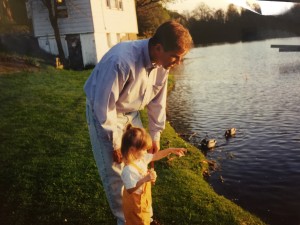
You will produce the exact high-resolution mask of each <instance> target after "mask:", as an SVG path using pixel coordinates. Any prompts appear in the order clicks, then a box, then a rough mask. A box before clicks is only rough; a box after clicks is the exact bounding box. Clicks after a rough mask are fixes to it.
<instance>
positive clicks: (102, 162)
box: [86, 100, 143, 225]
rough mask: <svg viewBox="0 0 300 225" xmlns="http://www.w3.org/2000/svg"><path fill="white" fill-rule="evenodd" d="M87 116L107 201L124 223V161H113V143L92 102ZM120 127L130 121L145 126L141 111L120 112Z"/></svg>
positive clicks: (118, 118) (115, 214) (118, 222)
mask: <svg viewBox="0 0 300 225" xmlns="http://www.w3.org/2000/svg"><path fill="white" fill-rule="evenodd" d="M86 118H87V124H88V128H89V134H90V139H91V144H92V149H93V154H94V158H95V161H96V165H97V168H98V172H99V175H100V178H101V181H102V184H103V188H104V191H105V194H106V198H107V201H108V203H109V206H110V209H111V211H112V213H113V215H114V216H115V217H116V218H117V224H118V225H124V224H125V220H124V214H123V210H122V193H123V182H122V180H121V172H122V169H123V166H124V165H123V163H122V164H117V163H115V162H113V158H112V155H113V150H114V149H113V145H112V142H111V141H110V140H109V138H108V135H107V132H105V131H104V130H103V128H102V127H101V126H100V123H99V122H98V120H97V119H96V116H95V114H94V110H93V109H92V106H91V104H90V102H89V101H88V100H87V104H86ZM116 123H117V127H118V129H121V130H124V128H125V126H126V125H127V124H128V123H131V124H132V125H133V126H136V127H143V125H142V122H141V119H140V116H139V112H132V113H127V114H121V113H120V114H118V117H117V121H116Z"/></svg>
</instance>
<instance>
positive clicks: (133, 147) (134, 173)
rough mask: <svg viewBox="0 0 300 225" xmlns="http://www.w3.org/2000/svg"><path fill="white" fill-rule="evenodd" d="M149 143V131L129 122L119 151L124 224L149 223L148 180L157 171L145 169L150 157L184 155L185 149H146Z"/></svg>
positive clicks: (150, 213)
mask: <svg viewBox="0 0 300 225" xmlns="http://www.w3.org/2000/svg"><path fill="white" fill-rule="evenodd" d="M151 147H152V140H151V137H150V135H149V134H148V133H147V132H146V131H145V129H143V128H137V127H132V126H131V125H128V126H127V128H126V132H125V133H124V134H123V137H122V145H121V152H122V157H123V161H124V162H125V166H124V169H123V171H122V175H121V178H122V180H123V183H124V186H125V187H124V191H123V212H124V216H125V221H126V225H149V224H150V218H151V216H152V197H151V182H152V183H154V182H155V180H156V177H157V176H156V172H155V171H154V170H153V169H152V170H150V171H148V169H147V165H148V164H149V163H150V162H151V161H156V160H159V159H162V158H164V157H166V156H167V155H169V154H170V153H174V154H176V155H178V156H184V152H186V149H184V148H169V149H165V150H161V151H158V152H156V153H154V154H149V153H147V150H148V149H150V148H151Z"/></svg>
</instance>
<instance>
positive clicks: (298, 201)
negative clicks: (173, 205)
mask: <svg viewBox="0 0 300 225" xmlns="http://www.w3.org/2000/svg"><path fill="white" fill-rule="evenodd" d="M271 44H299V45H300V38H285V39H271V40H264V41H256V42H249V43H236V44H223V45H214V46H208V47H200V48H194V49H192V50H191V52H190V53H189V54H188V55H187V56H186V58H185V60H184V62H183V64H182V65H181V66H179V67H177V68H176V69H175V70H173V71H171V73H172V74H174V75H175V80H176V86H175V89H174V90H173V91H172V92H171V93H170V95H169V97H168V120H169V121H170V122H171V124H172V126H173V127H174V128H175V129H176V130H177V132H178V133H181V134H193V133H195V135H194V136H193V138H191V140H192V142H193V143H194V144H196V145H197V143H199V142H200V141H201V139H203V138H205V137H206V138H211V139H216V140H217V147H216V148H215V149H213V150H210V151H208V152H207V158H208V159H212V160H215V161H216V162H217V164H218V165H219V170H217V171H215V172H213V173H211V176H210V177H209V179H208V182H209V183H210V184H211V185H212V187H213V188H214V190H215V191H216V192H217V193H219V194H221V195H224V196H225V197H227V198H228V199H230V200H232V201H233V202H235V203H237V204H238V205H240V206H242V207H243V208H244V209H246V210H248V211H250V212H252V213H254V214H255V215H257V216H258V217H260V218H261V219H262V220H264V221H265V222H267V223H268V224H271V225H299V224H300V52H279V51H278V49H275V48H270V45H271ZM231 127H235V128H236V129H237V133H236V136H235V137H233V138H230V139H228V140H226V139H225V138H224V133H225V131H226V130H227V129H229V128H231Z"/></svg>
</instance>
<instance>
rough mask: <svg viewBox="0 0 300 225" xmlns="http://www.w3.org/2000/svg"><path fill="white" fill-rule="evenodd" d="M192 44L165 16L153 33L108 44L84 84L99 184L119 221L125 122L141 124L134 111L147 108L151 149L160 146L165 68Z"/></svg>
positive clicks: (165, 79) (164, 113) (177, 25)
mask: <svg viewBox="0 0 300 225" xmlns="http://www.w3.org/2000/svg"><path fill="white" fill-rule="evenodd" d="M191 47H192V38H191V36H190V34H189V32H188V30H187V29H186V28H184V27H183V26H182V25H181V24H179V23H177V22H175V21H169V22H166V23H164V24H162V25H161V26H159V28H158V29H157V30H156V33H155V34H154V35H153V37H152V38H150V39H146V40H137V41H131V42H122V43H119V44H117V45H115V46H114V47H112V48H111V49H110V50H109V51H108V52H107V53H106V54H105V55H104V56H103V58H102V59H101V60H100V62H99V63H98V64H97V65H96V67H95V68H94V70H93V72H92V73H91V75H90V77H89V78H88V80H87V81H86V83H85V86H84V91H85V93H86V96H87V111H86V112H87V123H88V126H89V133H90V138H91V143H92V147H93V153H94V157H95V160H96V164H97V167H98V171H99V174H100V177H101V180H102V183H103V187H104V190H105V193H106V196H107V199H108V202H109V205H110V208H111V210H112V213H113V214H114V215H115V216H116V217H117V220H118V225H121V224H124V215H123V212H122V188H123V183H122V180H121V177H120V176H121V172H122V168H123V164H122V163H120V161H119V160H118V159H117V158H118V157H115V158H113V154H114V155H115V156H118V155H119V154H118V153H119V151H120V148H121V139H122V134H123V130H124V128H125V127H126V125H127V124H128V123H131V124H133V125H134V126H137V127H142V123H141V120H140V117H139V110H141V109H143V108H145V107H146V108H147V112H148V120H149V125H148V126H149V133H150V135H151V138H152V141H153V149H152V151H153V152H156V151H158V150H159V149H160V133H161V132H162V130H163V129H164V128H165V121H166V97H167V79H168V73H169V69H170V68H172V67H173V66H174V65H178V64H180V62H181V60H182V58H183V57H184V55H185V54H186V53H187V52H188V51H189V49H190V48H191Z"/></svg>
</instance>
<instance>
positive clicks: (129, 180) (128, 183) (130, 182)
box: [121, 166, 138, 189]
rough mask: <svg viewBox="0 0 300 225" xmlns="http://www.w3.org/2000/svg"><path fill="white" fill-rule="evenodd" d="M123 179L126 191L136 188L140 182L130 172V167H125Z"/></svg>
mask: <svg viewBox="0 0 300 225" xmlns="http://www.w3.org/2000/svg"><path fill="white" fill-rule="evenodd" d="M121 179H122V181H123V183H124V186H125V189H130V188H134V187H135V186H136V183H137V182H138V179H137V177H136V176H135V174H134V173H132V171H130V168H129V166H125V167H124V169H123V171H122V174H121Z"/></svg>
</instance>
